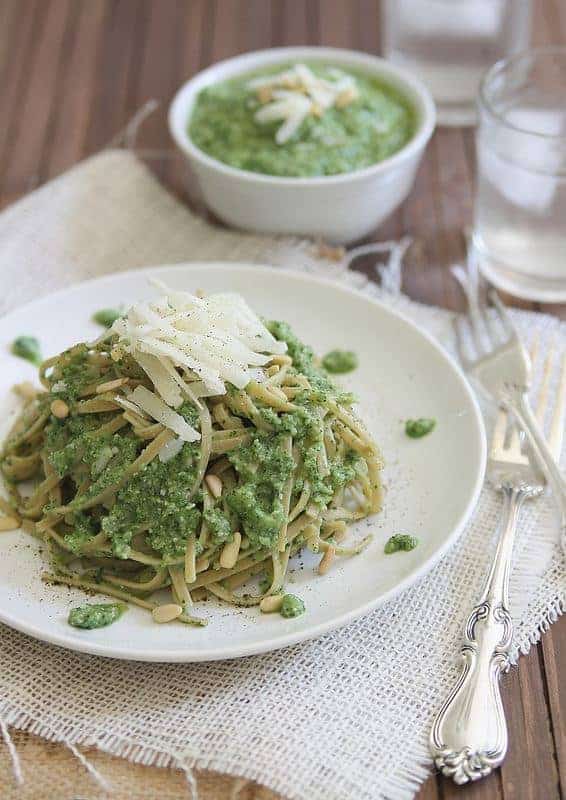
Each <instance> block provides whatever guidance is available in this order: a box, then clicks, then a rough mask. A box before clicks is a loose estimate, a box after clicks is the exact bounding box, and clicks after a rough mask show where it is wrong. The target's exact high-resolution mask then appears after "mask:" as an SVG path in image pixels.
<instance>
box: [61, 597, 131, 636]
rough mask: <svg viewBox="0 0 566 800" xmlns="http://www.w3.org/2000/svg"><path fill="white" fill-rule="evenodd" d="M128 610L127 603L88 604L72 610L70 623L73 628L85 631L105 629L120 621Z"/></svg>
mask: <svg viewBox="0 0 566 800" xmlns="http://www.w3.org/2000/svg"><path fill="white" fill-rule="evenodd" d="M126 609H127V605H126V604H125V603H93V604H88V603H86V604H85V605H84V606H77V607H76V608H72V609H71V611H70V612H69V618H68V622H69V625H72V626H73V628H83V629H84V630H93V629H94V628H105V627H106V626H107V625H112V623H113V622H116V620H117V619H120V617H121V616H122V614H123V613H124V611H125V610H126Z"/></svg>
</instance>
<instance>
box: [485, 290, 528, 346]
mask: <svg viewBox="0 0 566 800" xmlns="http://www.w3.org/2000/svg"><path fill="white" fill-rule="evenodd" d="M487 296H488V297H489V300H490V302H491V303H492V305H493V307H494V308H495V310H496V311H497V314H498V316H499V319H500V321H501V324H502V325H503V330H504V331H505V333H506V334H507V335H508V336H509V337H511V336H516V337H517V339H519V334H518V332H517V329H516V327H515V325H514V324H513V322H512V320H511V317H510V315H509V312H508V311H507V309H506V308H505V306H504V304H503V303H502V302H501V298H500V297H499V295H498V294H497V292H496V291H495V289H493V288H492V289H490V290H489V292H488V295H487ZM519 341H520V339H519Z"/></svg>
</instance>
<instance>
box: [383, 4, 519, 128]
mask: <svg viewBox="0 0 566 800" xmlns="http://www.w3.org/2000/svg"><path fill="white" fill-rule="evenodd" d="M382 29H383V52H384V55H385V57H386V58H389V59H391V60H392V61H395V62H396V63H397V64H400V65H402V66H405V67H407V69H409V70H411V72H413V73H414V74H415V75H418V77H420V78H421V80H423V81H424V82H425V83H426V84H427V85H428V87H429V89H430V91H431V92H432V96H433V97H434V99H435V102H436V104H437V108H438V121H439V123H440V124H441V125H471V124H473V123H474V122H475V120H476V111H475V102H476V97H477V93H478V89H479V85H480V81H481V78H482V75H483V74H484V72H485V71H486V69H487V68H488V67H490V66H491V65H492V64H494V63H495V62H496V61H499V60H500V59H502V58H506V57H508V56H510V55H513V54H514V53H517V52H519V51H520V50H524V49H526V48H527V47H528V45H529V40H530V31H531V0H383V2H382Z"/></svg>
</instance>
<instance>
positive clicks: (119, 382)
mask: <svg viewBox="0 0 566 800" xmlns="http://www.w3.org/2000/svg"><path fill="white" fill-rule="evenodd" d="M129 382H130V379H129V378H116V380H113V381H106V383H101V384H100V385H99V386H97V387H96V394H104V392H112V391H113V390H114V389H119V388H120V386H125V385H126V384H127V383H129Z"/></svg>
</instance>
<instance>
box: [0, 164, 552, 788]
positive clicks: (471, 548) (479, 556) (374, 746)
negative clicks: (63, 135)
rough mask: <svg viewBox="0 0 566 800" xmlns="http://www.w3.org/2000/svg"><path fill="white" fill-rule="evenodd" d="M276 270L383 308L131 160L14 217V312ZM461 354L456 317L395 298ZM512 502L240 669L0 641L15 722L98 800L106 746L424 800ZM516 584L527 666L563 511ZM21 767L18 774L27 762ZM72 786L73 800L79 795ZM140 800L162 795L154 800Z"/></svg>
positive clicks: (294, 784) (526, 319)
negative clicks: (120, 279)
mask: <svg viewBox="0 0 566 800" xmlns="http://www.w3.org/2000/svg"><path fill="white" fill-rule="evenodd" d="M206 259H210V260H218V259H226V260H229V259H231V260H240V261H242V260H247V261H256V262H260V261H263V262H271V263H274V264H278V265H281V266H287V267H292V268H295V269H303V270H304V269H308V270H320V269H323V270H324V271H325V273H326V274H329V273H331V274H333V275H334V277H335V278H336V280H343V281H346V282H348V283H354V284H357V285H358V286H359V288H360V290H361V291H365V292H368V293H371V294H374V295H380V290H379V289H378V288H376V287H375V286H373V285H370V284H367V285H364V279H363V278H362V277H361V276H359V275H355V274H353V273H350V272H347V271H345V270H344V267H343V265H341V264H331V263H330V262H326V263H324V262H322V261H321V260H320V259H317V258H316V257H315V254H314V252H313V250H312V248H311V247H310V246H309V245H306V244H304V243H300V242H294V241H292V240H275V239H270V238H266V237H259V236H249V235H242V234H240V233H235V232H227V231H220V230H217V229H214V228H212V227H210V226H209V225H208V224H206V223H205V222H203V221H201V220H199V219H197V218H195V217H194V216H193V215H192V214H191V213H190V212H189V211H187V209H185V208H184V207H183V206H181V205H180V204H179V203H177V202H176V201H175V200H174V199H173V198H172V197H171V196H169V195H168V194H167V193H166V192H165V191H164V190H163V189H162V188H161V187H160V186H159V185H158V184H157V182H156V181H155V180H154V178H153V177H152V176H151V175H150V174H149V172H148V171H147V170H146V169H145V167H143V165H141V164H140V163H139V162H138V161H137V160H136V159H135V157H134V156H133V155H132V154H129V153H125V152H120V151H110V152H107V153H103V154H101V155H99V156H97V157H95V158H92V159H90V160H89V161H87V162H85V163H83V164H81V165H79V166H78V167H76V168H75V169H73V170H71V172H69V173H67V174H66V175H64V176H62V177H61V178H58V179H57V180H56V181H53V182H52V183H50V184H48V185H46V186H44V187H43V188H41V189H39V190H38V191H36V192H35V193H34V194H32V195H30V196H29V197H27V198H25V199H24V200H22V201H21V202H19V203H18V204H16V205H15V206H13V207H12V208H10V209H8V210H7V211H5V212H4V213H3V214H2V215H1V216H0V276H1V281H2V297H1V298H0V307H1V309H2V310H4V311H7V310H9V309H11V308H13V307H14V306H15V305H17V304H19V303H22V302H25V301H26V300H29V299H31V298H35V297H37V296H38V294H42V293H45V292H47V291H51V290H53V289H56V288H59V287H61V286H63V285H66V284H68V283H70V282H77V281H79V280H83V279H85V278H89V277H93V276H95V275H101V274H105V273H111V272H115V271H117V270H122V269H128V268H130V267H140V266H144V265H151V264H158V263H171V262H175V261H187V260H206ZM388 302H390V303H392V304H396V305H397V306H399V307H400V308H402V309H403V310H405V311H406V312H408V313H410V315H411V317H412V318H413V319H414V320H416V321H417V322H418V323H419V324H420V325H422V326H423V327H424V328H426V329H428V330H429V331H431V332H432V333H433V334H434V335H435V336H437V337H438V338H439V339H440V340H441V341H443V342H444V343H446V344H448V343H449V341H450V335H449V316H450V315H449V314H447V313H446V312H442V311H440V310H438V309H431V308H426V307H424V306H421V305H418V304H415V303H411V302H410V301H409V300H408V299H406V298H403V297H396V298H394V297H389V298H388ZM515 318H516V321H517V324H518V325H519V326H521V327H522V329H523V331H524V332H525V335H531V334H532V332H533V330H535V329H536V330H538V331H539V332H540V335H541V337H542V340H543V345H544V343H545V341H546V340H547V339H548V338H549V337H559V339H560V341H561V342H564V341H565V340H566V334H565V326H564V325H563V324H561V323H559V322H558V321H556V320H555V319H552V318H550V317H545V316H542V315H534V314H525V313H521V312H517V313H516V314H515ZM499 511H500V498H499V497H498V496H497V495H495V494H494V493H493V492H492V491H490V490H489V489H487V488H486V489H485V490H484V492H483V493H482V497H481V500H480V503H479V506H478V509H477V513H476V515H475V518H474V520H473V521H472V523H470V525H469V526H468V528H467V530H466V532H465V534H464V535H463V536H462V538H461V539H460V541H459V543H458V545H457V546H455V547H454V548H453V549H452V551H451V552H450V553H449V555H448V556H447V557H446V558H444V560H443V561H442V562H441V563H440V564H439V565H438V566H437V567H436V568H435V569H434V570H433V571H432V572H431V573H429V575H428V576H427V577H425V578H424V579H422V580H420V581H419V583H418V584H417V585H415V586H414V587H412V588H411V589H410V590H408V591H406V592H404V593H403V594H402V595H401V596H400V597H398V598H397V599H395V601H392V602H390V603H388V604H387V605H386V606H384V607H382V608H381V609H379V610H378V611H376V612H374V613H372V614H369V615H368V616H366V617H364V618H363V619H361V620H358V621H357V622H355V623H354V624H352V625H350V626H348V627H347V628H344V629H342V630H340V631H337V632H335V633H333V634H331V635H328V636H325V637H323V638H321V639H318V640H317V641H313V642H309V643H307V644H303V645H300V646H296V647H292V648H288V649H286V650H284V651H280V652H276V653H272V654H267V655H263V656H258V657H253V658H247V659H243V660H239V661H231V662H224V663H212V664H196V665H190V664H188V665H157V664H141V663H128V662H115V661H110V660H104V659H100V658H94V657H89V656H85V655H80V654H76V653H71V652H67V651H64V650H61V649H58V648H56V647H52V646H48V645H45V644H42V643H39V642H36V641H34V640H32V639H29V638H27V637H25V636H22V635H21V634H18V633H16V632H14V631H12V630H10V629H8V628H0V637H1V647H0V697H1V700H0V721H1V727H2V729H3V733H4V736H5V738H6V739H8V735H9V734H8V728H9V726H13V727H15V728H21V729H27V730H30V731H33V732H35V733H37V734H39V735H40V736H43V737H45V738H49V739H52V740H56V741H61V742H64V743H65V744H66V745H67V746H69V747H71V748H73V751H74V752H75V755H76V756H77V757H81V758H83V764H84V766H85V769H86V770H90V775H91V777H92V784H91V785H92V791H91V792H90V793H89V795H88V797H89V800H90V798H96V797H112V793H113V790H112V776H110V775H106V776H105V775H102V774H100V772H99V771H97V769H96V766H95V763H94V760H93V762H89V761H88V760H85V759H84V755H83V754H82V752H81V750H80V749H78V748H80V747H82V746H83V745H89V746H95V747H97V748H99V749H102V750H105V751H107V752H109V753H113V754H115V755H119V756H122V757H123V758H125V759H130V760H131V761H134V762H136V763H139V764H155V765H161V766H168V765H171V766H176V767H178V768H180V769H182V770H183V771H184V773H185V777H186V785H187V791H192V792H195V791H196V788H197V787H196V782H195V780H194V776H193V772H192V770H193V768H195V767H198V768H204V769H207V768H209V769H214V770H217V771H220V772H224V773H228V774H232V775H241V776H245V777H247V778H251V779H256V780H258V781H259V782H261V783H264V784H266V785H267V786H270V787H272V788H273V789H275V790H277V791H279V792H281V793H282V794H283V795H285V796H287V797H289V798H295V799H296V800H345V799H346V798H347V799H351V800H376V798H381V797H387V798H395V799H396V800H397V799H398V800H403V799H404V798H410V797H411V796H412V795H413V793H414V791H415V790H416V788H417V786H418V785H419V783H420V782H422V781H423V780H424V779H425V777H426V775H427V774H428V772H429V769H430V767H431V764H430V759H429V756H428V751H427V745H426V743H427V735H428V730H429V727H430V723H431V719H432V716H433V714H434V712H435V710H436V709H437V708H438V706H439V703H440V701H441V699H442V698H443V696H444V695H445V692H446V688H447V686H448V685H449V684H450V683H451V682H452V681H453V679H454V677H455V674H456V670H457V660H456V653H457V650H458V643H459V641H460V636H461V630H462V624H463V621H464V619H465V616H466V615H467V613H468V611H469V610H470V608H471V605H472V603H473V599H474V598H475V597H476V596H477V593H478V591H479V589H480V586H481V583H482V580H483V577H484V575H485V572H486V567H487V564H488V562H489V559H490V557H491V553H492V545H493V531H494V527H495V524H496V521H497V519H498V515H499ZM523 519H524V522H523V524H522V526H521V532H520V535H519V537H518V542H517V548H516V559H515V568H514V574H513V582H512V589H511V596H512V610H513V614H514V619H515V622H516V632H515V644H514V656H515V657H516V656H517V655H518V653H519V651H520V650H523V651H525V650H527V649H528V648H529V646H530V644H531V643H532V642H534V641H536V640H537V638H538V637H539V636H540V633H541V631H543V630H544V629H545V627H546V626H548V625H549V624H550V623H551V622H552V621H553V620H554V619H556V616H557V615H558V614H559V613H560V612H561V611H562V610H563V608H564V603H565V586H566V581H565V577H566V571H565V567H564V561H563V559H562V555H561V553H560V552H559V549H558V546H557V541H556V540H557V534H556V526H555V522H554V517H553V513H552V510H551V507H550V504H549V503H548V502H547V503H544V502H540V503H533V504H531V505H530V506H529V507H528V508H527V509H526V510H525V514H524V518H523ZM13 756H14V759H15V764H16V769H17V749H16V748H14V750H13ZM75 788H76V787H74V786H73V785H72V781H67V782H66V781H65V776H64V775H62V776H61V787H60V791H59V794H58V797H59V798H61V799H62V800H65V798H71V797H76V794H75V793H74V792H75ZM131 796H132V799H134V798H135V797H136V796H137V797H139V798H140V800H141V799H142V798H145V797H146V796H147V795H146V794H144V793H143V791H142V790H140V793H138V794H137V795H134V794H132V795H131Z"/></svg>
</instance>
